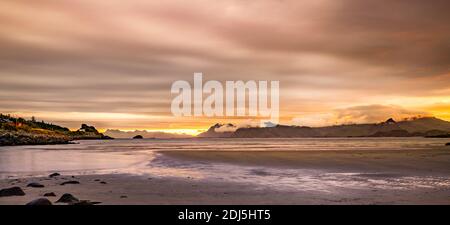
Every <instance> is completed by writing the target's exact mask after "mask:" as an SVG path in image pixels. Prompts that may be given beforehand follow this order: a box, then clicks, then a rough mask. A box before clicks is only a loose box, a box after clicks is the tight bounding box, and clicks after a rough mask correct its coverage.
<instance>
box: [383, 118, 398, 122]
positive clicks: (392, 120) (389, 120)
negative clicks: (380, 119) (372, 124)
mask: <svg viewBox="0 0 450 225" xmlns="http://www.w3.org/2000/svg"><path fill="white" fill-rule="evenodd" d="M384 123H396V122H395V120H394V119H392V118H389V119H388V120H386V122H384Z"/></svg>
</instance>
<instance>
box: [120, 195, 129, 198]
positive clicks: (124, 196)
mask: <svg viewBox="0 0 450 225" xmlns="http://www.w3.org/2000/svg"><path fill="white" fill-rule="evenodd" d="M120 198H128V196H126V195H122V196H120Z"/></svg>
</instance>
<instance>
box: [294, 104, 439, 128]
mask: <svg viewBox="0 0 450 225" xmlns="http://www.w3.org/2000/svg"><path fill="white" fill-rule="evenodd" d="M387 116H388V117H387ZM417 116H422V117H424V116H431V115H430V114H429V113H427V112H424V111H412V110H407V109H404V108H402V107H400V106H395V105H364V106H354V107H350V108H345V109H336V110H333V111H331V112H329V113H322V114H320V113H319V114H313V115H306V116H304V117H299V118H294V119H293V120H292V122H293V124H296V125H299V126H312V127H317V126H324V125H328V126H330V125H339V124H353V123H379V122H383V121H386V120H387V119H388V118H393V119H395V120H404V119H408V118H412V117H417Z"/></svg>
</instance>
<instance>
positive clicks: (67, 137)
mask: <svg viewBox="0 0 450 225" xmlns="http://www.w3.org/2000/svg"><path fill="white" fill-rule="evenodd" d="M86 139H112V138H111V137H108V136H105V135H103V134H102V133H100V132H98V131H97V129H95V127H93V126H88V125H86V124H82V125H81V128H80V129H78V130H77V131H71V130H69V129H68V128H66V127H62V126H58V125H54V124H51V123H46V122H44V121H36V120H35V119H34V118H33V119H31V120H26V119H23V118H15V117H12V116H9V115H3V114H0V146H8V145H46V144H69V143H71V142H72V141H74V140H86Z"/></svg>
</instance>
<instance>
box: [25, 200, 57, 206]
mask: <svg viewBox="0 0 450 225" xmlns="http://www.w3.org/2000/svg"><path fill="white" fill-rule="evenodd" d="M27 205H52V203H51V202H50V201H49V200H48V199H46V198H38V199H35V200H33V201H31V202H28V203H27Z"/></svg>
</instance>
